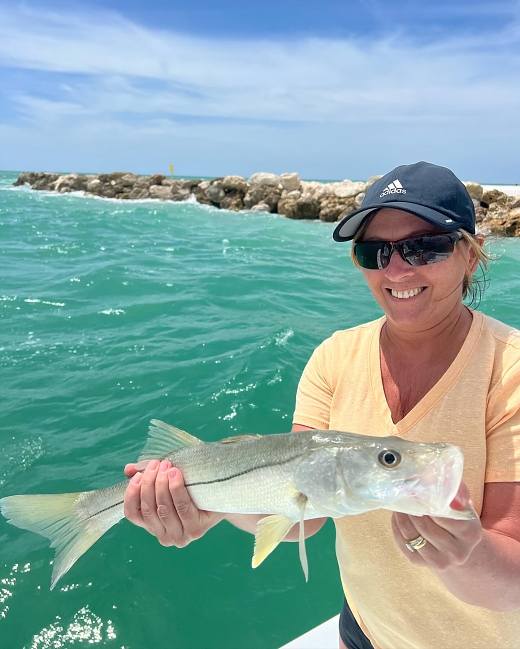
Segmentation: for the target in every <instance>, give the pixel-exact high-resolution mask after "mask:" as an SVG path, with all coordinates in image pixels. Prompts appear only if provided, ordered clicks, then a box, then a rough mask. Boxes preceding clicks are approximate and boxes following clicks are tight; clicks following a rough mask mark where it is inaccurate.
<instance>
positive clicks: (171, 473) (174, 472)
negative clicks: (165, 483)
mask: <svg viewBox="0 0 520 649" xmlns="http://www.w3.org/2000/svg"><path fill="white" fill-rule="evenodd" d="M176 475H177V470H176V469H175V467H174V468H173V469H170V470H169V471H168V478H170V480H173V479H174V478H175V476H176Z"/></svg>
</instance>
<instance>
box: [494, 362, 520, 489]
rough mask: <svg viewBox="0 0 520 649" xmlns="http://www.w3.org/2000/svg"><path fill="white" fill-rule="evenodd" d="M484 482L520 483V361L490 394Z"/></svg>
mask: <svg viewBox="0 0 520 649" xmlns="http://www.w3.org/2000/svg"><path fill="white" fill-rule="evenodd" d="M486 437H487V462H486V476H485V482H520V361H519V362H517V363H515V364H514V365H513V366H512V367H510V368H509V369H508V370H507V371H506V372H505V374H504V375H503V376H502V377H501V380H500V382H499V383H498V384H497V385H496V386H494V387H493V388H492V390H491V391H490V393H489V397H488V408H487V421H486Z"/></svg>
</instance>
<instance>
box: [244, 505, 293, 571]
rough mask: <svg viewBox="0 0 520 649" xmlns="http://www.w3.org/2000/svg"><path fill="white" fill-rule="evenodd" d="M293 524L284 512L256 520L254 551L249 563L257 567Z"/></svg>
mask: <svg viewBox="0 0 520 649" xmlns="http://www.w3.org/2000/svg"><path fill="white" fill-rule="evenodd" d="M293 525H294V521H293V520H292V519H291V518H289V517H288V516H285V515H284V514H274V515H273V516H266V517H265V518H262V519H260V520H259V521H258V523H257V526H256V536H255V551H254V554H253V560H252V562H251V565H252V566H253V568H258V566H259V565H260V564H261V563H262V561H263V560H264V559H265V558H266V557H268V556H269V555H270V554H271V552H272V551H273V550H274V549H275V548H276V546H277V545H278V544H279V543H280V542H281V541H283V539H284V538H285V537H286V536H287V533H288V532H289V530H290V529H291V527H292V526H293Z"/></svg>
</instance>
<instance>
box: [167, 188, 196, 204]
mask: <svg viewBox="0 0 520 649" xmlns="http://www.w3.org/2000/svg"><path fill="white" fill-rule="evenodd" d="M190 195H191V192H190V190H189V189H186V188H185V187H181V188H180V189H177V191H175V190H172V198H171V200H172V201H177V202H179V201H185V200H187V199H188V198H189V197H190Z"/></svg>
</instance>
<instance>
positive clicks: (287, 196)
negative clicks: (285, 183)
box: [282, 190, 302, 199]
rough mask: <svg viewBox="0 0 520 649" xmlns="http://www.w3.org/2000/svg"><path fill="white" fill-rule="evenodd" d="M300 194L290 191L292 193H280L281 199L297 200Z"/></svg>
mask: <svg viewBox="0 0 520 649" xmlns="http://www.w3.org/2000/svg"><path fill="white" fill-rule="evenodd" d="M301 196H302V193H301V192H299V191H296V190H295V191H292V192H286V191H285V190H284V191H283V192H282V198H294V199H298V198H301Z"/></svg>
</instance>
